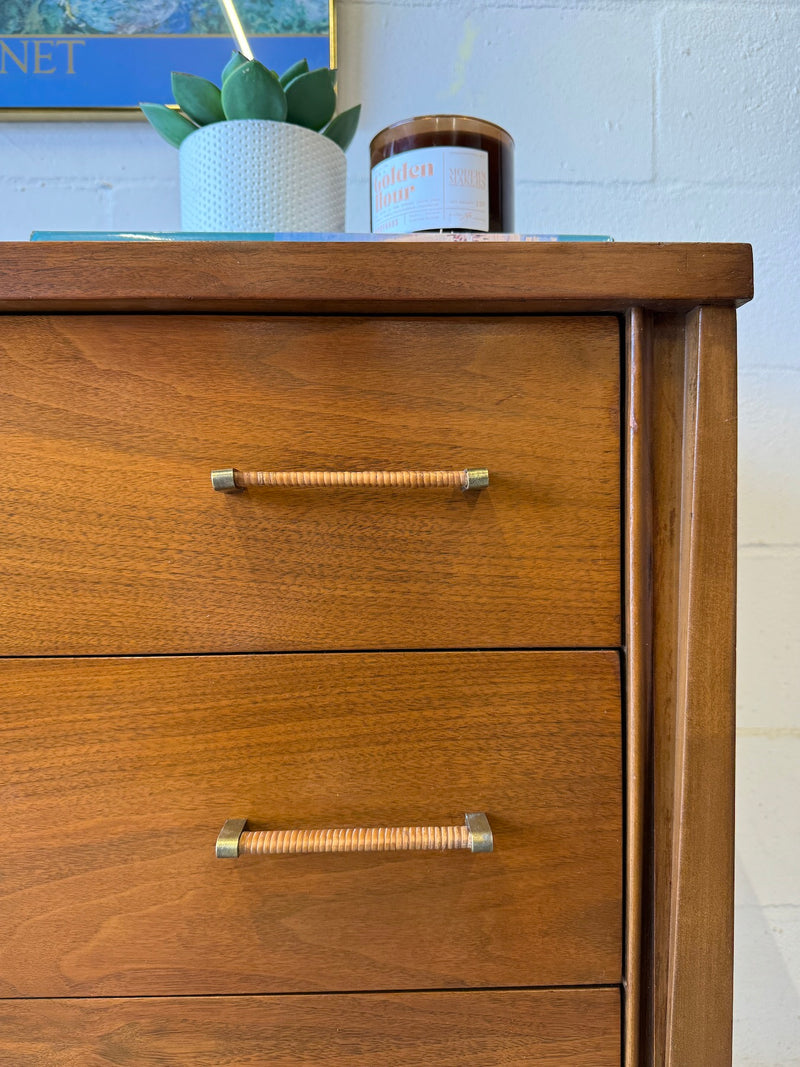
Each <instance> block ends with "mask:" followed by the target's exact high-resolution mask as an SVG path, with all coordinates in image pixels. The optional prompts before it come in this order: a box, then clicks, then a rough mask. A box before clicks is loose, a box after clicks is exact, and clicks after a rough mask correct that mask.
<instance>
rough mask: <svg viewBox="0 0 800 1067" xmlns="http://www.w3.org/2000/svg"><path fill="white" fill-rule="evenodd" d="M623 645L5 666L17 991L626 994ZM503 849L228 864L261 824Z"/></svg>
mask: <svg viewBox="0 0 800 1067" xmlns="http://www.w3.org/2000/svg"><path fill="white" fill-rule="evenodd" d="M619 686H620V678H619V660H618V656H617V655H616V654H615V653H613V652H586V653H582V652H575V653H570V652H553V653H532V652H522V653H517V652H497V653H471V654H458V655H456V654H452V653H421V654H418V653H394V654H383V655H377V654H373V655H357V654H350V655H348V654H344V655H316V656H314V655H308V656H291V655H289V656H285V655H271V656H231V657H226V656H214V657H160V658H155V659H149V658H146V657H144V658H128V659H113V658H112V659H103V660H97V659H73V660H59V659H55V658H54V659H46V660H36V659H20V660H4V661H2V662H0V704H2V707H3V709H4V710H3V716H2V719H0V752H1V753H2V766H1V767H0V804H2V807H3V811H4V818H5V820H6V822H7V825H9V826H15V827H19V828H20V830H21V831H22V830H23V829H24V842H25V844H24V848H23V849H13V850H12V849H6V850H4V853H3V856H2V871H1V872H0V874H1V877H0V894H1V895H0V975H2V984H0V995H4V996H16V995H22V996H48V997H52V996H64V995H69V996H76V995H80V996H83V995H108V996H120V995H136V996H141V995H148V994H150V995H167V994H186V993H194V994H201V993H215V994H222V993H256V992H309V991H345V990H369V989H373V990H387V989H416V988H457V987H466V986H474V987H480V986H512V985H518V986H528V985H532V986H545V985H560V984H569V985H588V984H592V983H606V984H607V983H617V982H619V981H620V977H621V953H622V929H621V918H622V917H621V912H622V870H621V867H622V811H621V809H622V789H621V730H622V724H621V707H620V690H619ZM465 811H485V812H486V814H487V815H488V817H489V821H490V823H491V826H492V830H493V832H494V838H495V851H494V852H492V853H486V854H476V855H472V854H471V853H468V852H446V853H440V854H436V853H421V852H416V853H371V854H356V855H353V854H345V855H309V856H282V857H281V856H279V857H271V858H269V857H254V856H247V857H243V858H240V859H238V860H217V859H215V857H214V843H215V840H216V836H217V833H218V832H219V830H220V828H221V826H222V824H223V822H224V821H225V820H226V819H228V818H235V817H247V818H248V819H249V820H250V824H251V826H252V828H254V829H268V828H270V827H279V828H280V827H283V826H294V827H298V828H300V829H302V828H305V827H312V828H313V827H318V826H326V825H340V826H346V825H395V824H397V825H400V824H402V825H406V824H408V825H424V824H428V823H431V822H442V823H450V822H452V823H455V822H458V821H459V820H461V819H463V817H464V812H465Z"/></svg>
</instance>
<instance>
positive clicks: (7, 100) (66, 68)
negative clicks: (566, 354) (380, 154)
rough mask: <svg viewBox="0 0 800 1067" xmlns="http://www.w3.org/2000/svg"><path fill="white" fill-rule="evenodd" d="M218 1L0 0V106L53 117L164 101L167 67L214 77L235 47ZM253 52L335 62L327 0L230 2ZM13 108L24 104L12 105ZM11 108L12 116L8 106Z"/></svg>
mask: <svg viewBox="0 0 800 1067" xmlns="http://www.w3.org/2000/svg"><path fill="white" fill-rule="evenodd" d="M224 6H225V5H223V4H222V3H221V2H220V0H34V2H33V3H31V2H30V0H0V111H3V112H5V114H4V116H3V117H5V118H9V117H20V118H24V117H28V116H29V115H30V116H31V117H33V113H34V112H36V111H38V112H40V113H41V112H42V111H46V112H47V117H53V118H58V117H59V112H61V113H62V114H64V115H66V114H67V113H71V112H75V111H84V110H85V109H100V110H103V109H105V110H109V111H118V110H119V109H127V108H137V107H138V105H139V104H140V103H141V102H142V101H152V102H153V103H164V104H166V103H171V101H172V91H171V88H170V73H171V72H172V71H173V70H182V71H186V72H187V73H189V74H199V75H201V76H203V77H205V78H209V79H211V81H214V82H216V83H217V84H218V83H219V77H220V74H221V72H222V68H223V67H224V66H225V64H226V62H227V61H228V59H229V58H230V55H231V52H232V50H233V49H234V48H236V47H237V45H236V42H235V40H234V38H233V36H232V29H231V22H230V21H229V18H228V16H226V14H225V11H224ZM227 6H228V7H229V8H233V15H234V18H236V17H237V16H238V20H239V22H240V24H241V27H242V29H243V30H244V33H245V36H246V38H247V41H248V43H249V45H250V47H251V49H252V51H253V55H254V56H255V57H256V59H259V60H261V62H262V63H264V64H265V65H266V66H268V67H270V68H272V69H273V70H277V71H279V72H280V71H284V70H285V69H286V68H287V67H289V66H290V65H291V64H292V63H294V62H295V61H296V60H298V59H302V58H306V59H307V60H308V63H309V66H310V67H312V68H314V67H327V66H335V21H334V10H333V0H234V3H232V4H231V3H230V2H228V4H227ZM17 109H21V110H20V111H19V112H18V113H16V112H17ZM15 113H16V114H15Z"/></svg>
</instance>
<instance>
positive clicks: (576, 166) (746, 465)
mask: <svg viewBox="0 0 800 1067" xmlns="http://www.w3.org/2000/svg"><path fill="white" fill-rule="evenodd" d="M339 28H340V33H339V52H340V68H341V75H340V88H341V95H342V103H343V105H345V106H346V105H349V104H350V103H355V102H356V101H358V100H361V101H362V102H363V104H364V112H363V120H362V126H361V131H360V132H359V134H358V136H357V137H356V140H355V141H354V143H353V146H352V148H351V149H350V153H349V167H350V180H349V189H348V228H349V229H351V230H364V229H366V228H367V227H368V223H369V206H368V199H367V198H368V185H367V174H368V161H367V146H368V143H369V139H370V137H371V136H372V135H373V134H374V133H375V132H377V130H379V129H380V128H381V127H382V126H384V125H386V124H387V123H388V122H391V121H394V120H397V119H400V118H404V117H407V116H410V115H413V114H418V113H420V112H429V111H456V112H463V113H467V114H476V115H480V116H483V117H485V118H489V119H493V120H494V121H496V122H499V123H501V124H502V125H504V126H506V128H507V129H509V130H510V131H511V132H512V134H513V135H514V137H515V138H516V141H517V153H516V163H517V179H518V180H517V228H518V229H520V230H523V231H528V232H558V231H562V232H572V233H610V234H612V235H613V236H614V237H616V238H617V239H619V240H688V241H693V240H709V241H749V242H751V243H752V244H753V246H754V252H755V263H756V294H757V295H756V299H755V301H754V302H753V303H752V304H750V305H748V306H747V307H745V308H744V309H743V310H742V311H741V313H740V320H739V323H740V326H739V336H740V361H741V374H740V404H741V432H740V441H741V444H740V466H741V476H740V487H741V500H740V610H739V620H740V622H739V626H740V631H739V632H740V637H739V707H740V720H739V725H740V729H739V774H738V784H739V790H738V794H739V796H738V804H739V809H738V844H737V860H738V864H737V922H738V926H737V944H736V966H737V971H736V1021H735V1046H736V1051H735V1062H736V1065H737V1067H792V1065H800V861H798V856H800V805H799V804H798V802H797V798H798V796H800V708H798V693H799V692H800V623H799V622H798V614H797V605H798V604H800V480H799V479H798V475H797V468H798V462H797V457H798V456H800V342H799V341H798V327H797V324H796V323H795V321H794V316H795V314H797V312H798V310H800V307H799V302H798V295H799V290H800V284H799V283H798V278H799V277H800V270H798V268H797V265H796V264H797V259H798V247H800V208H798V194H800V175H799V172H800V61H799V60H798V55H799V54H800V52H799V51H798V49H799V42H800V3H798V2H797V0H784V2H782V3H771V2H768V0H738V2H728V0H472V2H469V3H464V2H458V0H449V2H448V0H384V2H376V0H339ZM1 92H2V86H0V93H1ZM176 181H177V157H176V153H175V152H174V151H173V150H172V149H170V148H169V147H168V146H166V145H165V144H163V142H161V141H160V140H159V139H158V137H157V135H156V134H155V133H154V132H153V131H151V130H150V129H149V128H148V127H146V126H145V125H144V124H143V123H131V122H124V123H63V124H55V123H46V124H21V123H0V239H3V240H24V239H26V238H27V236H28V234H29V232H30V231H31V230H33V229H145V230H147V229H152V230H158V229H176V228H177V227H178V195H177V185H176ZM697 1067H702V1065H700V1064H698V1065H697Z"/></svg>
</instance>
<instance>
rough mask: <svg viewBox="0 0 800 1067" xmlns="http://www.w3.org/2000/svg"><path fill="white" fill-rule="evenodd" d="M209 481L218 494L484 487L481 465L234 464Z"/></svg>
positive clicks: (485, 472) (485, 473) (486, 481)
mask: <svg viewBox="0 0 800 1067" xmlns="http://www.w3.org/2000/svg"><path fill="white" fill-rule="evenodd" d="M211 484H212V485H213V487H214V488H215V489H216V490H218V491H219V492H221V493H235V492H238V491H239V490H240V489H248V488H251V487H258V488H262V489H264V488H275V489H328V488H331V489H337V488H343V489H352V488H367V489H380V488H391V489H446V488H448V487H453V486H457V487H458V488H460V489H465V490H466V489H484V488H485V487H486V486H487V485H488V484H489V472H488V470H486V468H485V467H468V468H467V469H466V470H463V471H240V470H237V469H236V468H235V467H229V468H227V469H226V470H218V471H212V472H211Z"/></svg>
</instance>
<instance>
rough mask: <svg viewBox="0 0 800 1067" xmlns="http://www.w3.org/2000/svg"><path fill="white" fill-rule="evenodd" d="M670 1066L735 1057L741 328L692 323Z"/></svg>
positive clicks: (707, 315)
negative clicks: (738, 354)
mask: <svg viewBox="0 0 800 1067" xmlns="http://www.w3.org/2000/svg"><path fill="white" fill-rule="evenodd" d="M682 466H683V479H682V500H681V530H680V574H679V618H680V626H679V631H678V643H677V708H676V710H677V722H676V737H675V771H674V773H675V787H674V810H675V814H674V818H673V825H672V833H673V843H672V878H671V896H670V934H669V974H668V981H667V1020H666V1030H667V1041H666V1057H665V1064H666V1065H668V1067H687V1065H689V1064H691V1063H697V1062H700V1063H703V1064H705V1065H707V1067H727V1065H729V1064H730V1062H731V1055H732V1048H731V1044H732V1033H731V1022H732V1004H733V872H734V848H733V845H734V785H735V782H734V745H735V650H736V631H735V626H736V611H735V604H736V321H735V315H734V313H733V312H732V311H730V310H728V309H724V308H699V309H698V310H697V311H695V312H693V313H692V314H691V315H690V316H689V317H688V321H687V335H686V389H685V406H684V441H683V453H682Z"/></svg>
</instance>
